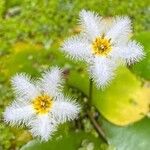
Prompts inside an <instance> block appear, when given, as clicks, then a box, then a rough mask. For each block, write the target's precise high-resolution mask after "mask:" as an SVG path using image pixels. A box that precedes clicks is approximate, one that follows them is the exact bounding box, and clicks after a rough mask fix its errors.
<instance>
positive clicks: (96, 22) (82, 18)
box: [79, 10, 102, 41]
mask: <svg viewBox="0 0 150 150" xmlns="http://www.w3.org/2000/svg"><path fill="white" fill-rule="evenodd" d="M101 19H102V17H100V16H99V15H98V14H97V13H94V12H91V11H86V10H82V11H81V12H80V14H79V23H80V25H81V28H82V29H83V32H85V33H86V34H87V38H89V40H90V41H91V40H93V39H95V37H97V36H99V35H100V34H101V33H102V28H101Z"/></svg>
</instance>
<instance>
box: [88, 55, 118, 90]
mask: <svg viewBox="0 0 150 150" xmlns="http://www.w3.org/2000/svg"><path fill="white" fill-rule="evenodd" d="M115 69H116V66H115V64H114V62H112V61H111V60H109V59H107V58H105V57H101V58H99V57H96V58H95V59H94V60H93V63H92V64H91V65H90V69H89V71H90V75H91V78H92V79H93V80H94V81H95V83H96V85H97V87H98V88H99V87H100V88H102V89H104V88H105V87H106V86H108V85H109V83H110V81H111V80H112V79H113V78H114V75H115V74H114V71H115Z"/></svg>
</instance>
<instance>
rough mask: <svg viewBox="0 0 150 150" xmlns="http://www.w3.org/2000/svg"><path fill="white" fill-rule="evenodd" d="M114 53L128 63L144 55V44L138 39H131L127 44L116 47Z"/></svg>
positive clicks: (136, 60) (138, 59)
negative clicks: (137, 40)
mask: <svg viewBox="0 0 150 150" xmlns="http://www.w3.org/2000/svg"><path fill="white" fill-rule="evenodd" d="M113 53H117V56H118V57H119V58H120V59H121V60H123V61H125V62H126V63H127V64H128V65H130V64H133V63H135V62H138V61H140V60H141V59H142V58H143V57H144V55H145V54H144V50H143V46H142V45H140V44H139V43H138V42H136V41H129V42H128V43H127V44H126V45H120V46H119V47H116V48H115V50H114V52H113Z"/></svg>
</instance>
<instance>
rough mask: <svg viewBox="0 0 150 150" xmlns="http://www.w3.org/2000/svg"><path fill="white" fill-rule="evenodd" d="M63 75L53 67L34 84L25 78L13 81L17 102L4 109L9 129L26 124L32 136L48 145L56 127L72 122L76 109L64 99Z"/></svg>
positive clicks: (69, 101)
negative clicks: (11, 126)
mask: <svg viewBox="0 0 150 150" xmlns="http://www.w3.org/2000/svg"><path fill="white" fill-rule="evenodd" d="M62 83H63V80H62V71H61V70H60V69H59V68H57V67H55V68H52V69H51V70H48V71H46V72H45V73H44V74H43V76H42V78H40V79H39V80H38V81H37V82H32V81H31V78H30V77H29V76H27V75H25V74H18V75H16V76H15V77H13V78H12V86H13V89H14V91H15V94H16V100H15V101H14V102H13V103H12V104H11V105H10V106H8V107H7V108H6V110H5V112H4V119H5V121H6V122H8V123H10V124H11V125H22V124H25V125H26V126H28V127H29V129H30V131H31V133H32V134H33V136H38V137H40V138H41V140H45V141H47V140H48V139H49V138H50V137H51V135H52V133H53V132H54V131H55V130H56V127H57V125H58V124H59V123H63V122H65V121H67V120H73V119H75V118H76V117H77V114H78V113H79V110H80V108H79V105H78V104H77V103H76V102H75V101H74V100H72V99H70V98H68V97H64V96H63V94H62V93H61V89H62Z"/></svg>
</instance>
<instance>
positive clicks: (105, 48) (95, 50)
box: [92, 36, 112, 56]
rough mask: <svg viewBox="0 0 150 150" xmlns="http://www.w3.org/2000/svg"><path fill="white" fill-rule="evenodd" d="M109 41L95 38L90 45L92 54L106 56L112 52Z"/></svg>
mask: <svg viewBox="0 0 150 150" xmlns="http://www.w3.org/2000/svg"><path fill="white" fill-rule="evenodd" d="M110 41H111V39H107V38H105V37H104V36H102V37H97V38H96V39H95V40H94V41H93V43H92V54H94V55H97V56H101V55H103V56H107V54H108V53H109V52H110V51H111V50H112V47H111V43H110Z"/></svg>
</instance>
